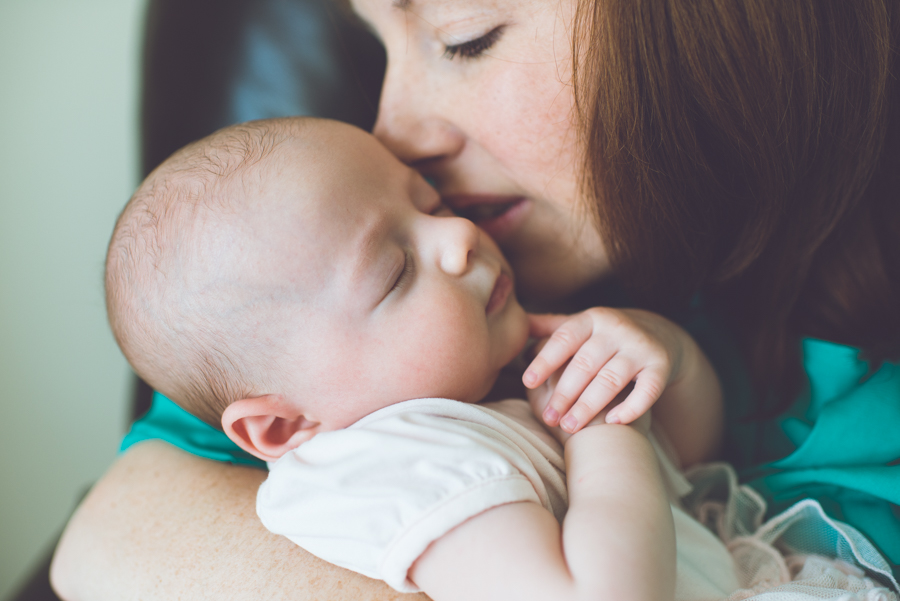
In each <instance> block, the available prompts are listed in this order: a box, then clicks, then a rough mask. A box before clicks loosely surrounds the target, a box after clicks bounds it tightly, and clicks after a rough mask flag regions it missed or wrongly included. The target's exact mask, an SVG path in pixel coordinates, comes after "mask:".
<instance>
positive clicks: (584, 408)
mask: <svg viewBox="0 0 900 601" xmlns="http://www.w3.org/2000/svg"><path fill="white" fill-rule="evenodd" d="M576 359H577V357H576ZM574 365H576V360H575V359H573V360H572V363H570V364H569V366H568V367H567V368H566V371H565V372H564V373H563V375H562V377H561V378H560V380H559V384H557V386H556V391H555V392H554V394H553V396H552V397H551V399H550V403H549V404H548V407H547V409H546V410H545V411H544V416H543V417H544V421H546V422H547V424H548V425H556V424H555V423H551V421H553V422H556V420H559V421H558V422H556V423H559V425H560V427H561V428H562V429H563V430H565V431H566V432H570V433H574V432H577V431H578V430H580V429H581V428H582V427H584V425H585V424H587V423H588V422H589V421H591V420H592V419H594V418H595V417H596V416H597V415H598V414H599V413H600V412H601V411H603V409H604V408H605V407H606V406H607V405H608V404H609V403H610V401H612V400H613V399H614V398H615V397H616V395H617V394H619V392H620V391H621V390H622V389H623V388H625V387H626V386H628V384H630V383H631V381H632V379H633V378H634V376H635V373H636V372H637V369H636V368H635V367H634V366H633V365H632V363H631V362H630V361H629V360H627V359H626V358H624V357H623V356H622V355H616V356H614V357H613V358H612V359H609V360H608V361H607V359H606V358H602V361H600V362H599V363H598V365H596V367H595V368H594V369H593V370H591V369H587V368H584V369H576V370H573V369H572V367H573V366H574ZM591 371H593V373H590V372H591Z"/></svg>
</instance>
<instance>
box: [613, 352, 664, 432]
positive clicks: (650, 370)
mask: <svg viewBox="0 0 900 601" xmlns="http://www.w3.org/2000/svg"><path fill="white" fill-rule="evenodd" d="M667 376H668V372H667V371H666V369H665V367H664V366H647V367H645V368H644V369H642V370H641V372H640V373H639V374H638V375H637V377H636V378H635V382H634V389H633V390H632V391H631V393H630V394H629V395H628V396H627V397H625V400H624V401H622V402H621V403H620V404H618V405H616V406H615V407H614V408H613V409H611V410H610V412H609V413H608V414H607V416H606V423H608V424H630V423H632V422H633V421H634V420H636V419H638V418H639V417H640V416H642V415H644V414H645V413H646V412H647V411H649V410H650V408H651V407H652V406H653V404H654V403H656V401H657V400H658V399H659V397H660V395H662V393H663V390H665V387H666V378H667Z"/></svg>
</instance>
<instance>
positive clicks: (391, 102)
mask: <svg viewBox="0 0 900 601" xmlns="http://www.w3.org/2000/svg"><path fill="white" fill-rule="evenodd" d="M575 5H576V0H552V1H550V0H354V1H353V6H354V8H355V9H356V11H357V12H358V13H359V14H360V15H361V16H362V18H363V19H365V20H366V21H367V22H368V23H369V24H370V25H371V26H372V27H373V28H374V30H375V32H376V33H377V35H378V36H379V37H380V38H381V40H382V42H383V43H384V45H385V48H386V50H387V56H388V67H387V73H386V75H385V81H384V88H383V92H382V96H381V104H380V112H379V115H378V120H377V122H376V124H375V135H376V136H378V137H379V138H380V139H381V141H382V142H384V143H385V144H386V145H387V146H388V148H390V149H391V150H392V151H393V152H394V153H395V154H396V155H397V156H399V157H400V159H402V160H403V161H405V162H407V163H409V164H411V165H413V166H414V167H416V168H417V169H419V170H420V171H421V172H422V173H423V174H424V175H426V176H427V177H428V178H429V179H430V180H431V181H432V182H433V183H434V185H435V186H436V187H437V189H438V190H439V191H440V193H441V195H442V196H443V198H444V200H445V202H446V203H447V204H448V205H450V206H451V207H452V208H453V209H454V210H455V211H456V212H458V213H459V214H461V215H464V216H466V217H469V218H471V219H472V220H473V221H475V222H476V223H478V224H479V225H480V226H481V227H483V228H484V229H485V230H486V231H487V232H488V233H489V234H491V235H492V236H493V237H494V238H495V239H496V240H497V242H498V243H499V244H500V246H501V248H502V249H503V251H504V252H505V253H506V255H507V257H508V259H509V261H510V263H511V264H512V266H513V268H514V269H515V271H516V274H517V279H518V282H519V288H520V293H521V294H523V295H524V297H525V298H526V299H547V300H551V299H555V298H561V297H564V296H567V295H568V294H571V293H572V292H575V291H576V290H578V289H579V288H581V287H583V286H584V285H586V284H588V283H591V282H593V281H596V280H597V279H599V278H601V277H603V276H604V275H606V274H607V273H608V272H609V270H610V267H609V262H608V260H607V257H606V253H605V251H604V247H603V244H602V241H601V239H600V236H599V234H598V233H597V232H596V230H595V228H594V226H593V223H592V218H591V217H590V213H589V212H588V211H587V210H585V208H584V206H583V203H581V202H580V198H579V187H578V183H579V182H578V173H579V165H578V160H577V158H578V157H577V152H576V147H577V135H576V130H575V126H574V116H575V115H574V101H573V99H574V96H573V88H572V82H571V78H572V50H571V25H572V21H573V15H574V10H575Z"/></svg>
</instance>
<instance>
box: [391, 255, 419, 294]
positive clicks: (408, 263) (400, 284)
mask: <svg viewBox="0 0 900 601" xmlns="http://www.w3.org/2000/svg"><path fill="white" fill-rule="evenodd" d="M414 267H415V266H414V265H413V262H412V258H411V257H410V256H409V253H404V254H403V271H401V272H400V275H399V276H398V277H397V281H395V282H394V285H393V286H392V287H391V292H395V291H399V290H403V289H404V288H406V286H407V285H408V284H409V280H410V278H412V274H413V270H414Z"/></svg>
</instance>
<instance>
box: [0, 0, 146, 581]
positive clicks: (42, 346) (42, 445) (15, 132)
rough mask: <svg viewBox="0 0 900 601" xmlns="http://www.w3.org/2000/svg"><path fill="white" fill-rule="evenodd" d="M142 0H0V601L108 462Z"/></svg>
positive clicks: (116, 405) (124, 399)
mask: <svg viewBox="0 0 900 601" xmlns="http://www.w3.org/2000/svg"><path fill="white" fill-rule="evenodd" d="M143 7H144V2H143V0H78V1H77V2H72V1H71V0H0V599H4V598H6V597H7V596H8V595H9V594H10V593H12V592H13V591H14V590H15V589H16V588H17V586H18V585H19V584H20V583H21V582H22V580H23V579H24V578H26V577H27V576H28V575H29V570H30V568H32V567H33V564H34V562H35V561H36V560H38V558H39V557H40V556H41V554H42V553H43V552H45V550H46V549H47V548H48V546H49V545H52V544H53V542H54V541H55V539H56V536H57V535H58V534H59V532H60V530H61V529H62V527H63V525H64V523H65V521H66V519H67V517H68V515H69V514H70V512H71V511H72V509H73V508H74V507H75V504H76V503H77V502H78V500H79V498H80V497H81V495H82V494H83V493H84V491H86V490H87V488H88V487H89V486H90V485H91V483H92V482H94V481H95V480H96V479H97V478H98V477H99V476H100V475H101V474H102V473H103V471H104V470H105V469H106V467H107V466H108V465H109V464H110V463H111V462H112V460H113V459H114V457H115V454H116V450H117V447H118V442H119V439H120V438H121V436H122V433H123V431H124V429H125V427H126V422H127V415H128V410H129V407H128V399H129V398H130V394H131V385H132V381H131V376H130V371H129V369H128V366H127V364H126V363H125V360H124V358H123V357H122V356H121V354H120V353H119V350H118V348H117V347H116V345H115V342H114V340H113V338H112V335H111V334H110V332H109V328H108V327H107V324H106V318H105V311H104V303H103V286H102V274H103V259H104V254H105V249H106V243H107V241H108V239H109V235H110V233H111V232H112V227H113V223H114V222H115V218H116V216H117V215H118V212H119V210H120V209H121V208H122V206H124V204H125V201H126V200H127V199H128V196H129V195H130V193H131V192H132V190H133V189H134V187H135V185H136V183H137V175H138V171H139V170H138V157H137V92H138V66H139V65H138V57H139V49H140V25H141V20H142V16H143Z"/></svg>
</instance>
